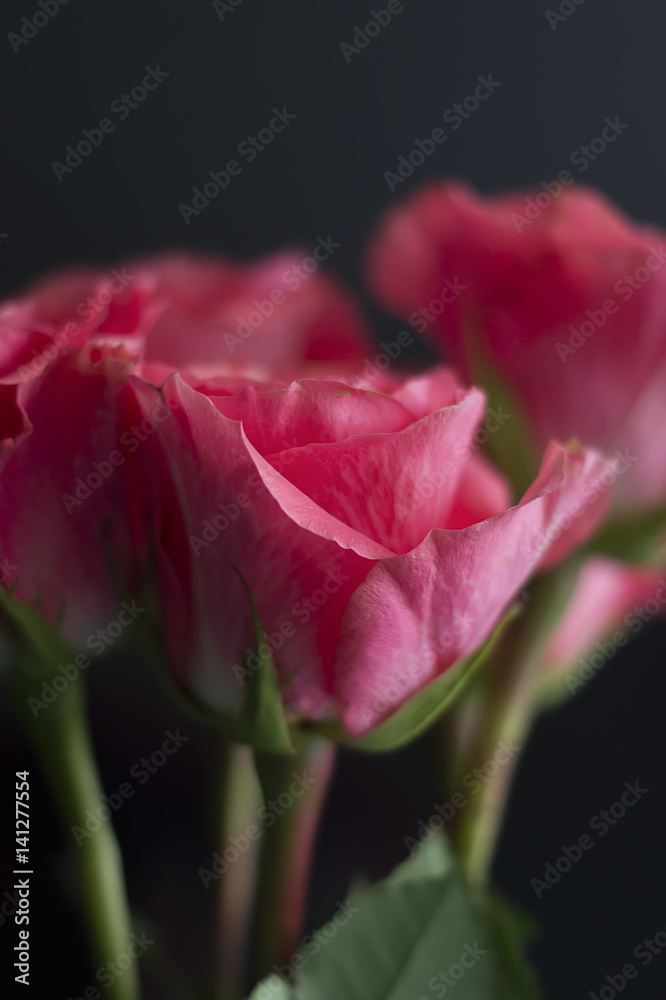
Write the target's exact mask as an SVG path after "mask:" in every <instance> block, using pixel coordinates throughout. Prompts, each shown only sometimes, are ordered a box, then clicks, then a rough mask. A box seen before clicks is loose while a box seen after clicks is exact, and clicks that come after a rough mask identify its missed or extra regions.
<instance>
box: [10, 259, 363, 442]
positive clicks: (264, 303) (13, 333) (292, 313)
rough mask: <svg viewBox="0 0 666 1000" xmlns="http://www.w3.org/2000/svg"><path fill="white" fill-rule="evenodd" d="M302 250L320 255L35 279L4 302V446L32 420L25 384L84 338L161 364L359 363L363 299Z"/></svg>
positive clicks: (138, 265)
mask: <svg viewBox="0 0 666 1000" xmlns="http://www.w3.org/2000/svg"><path fill="white" fill-rule="evenodd" d="M307 260H312V261H315V259H314V257H312V258H305V257H303V256H302V255H299V254H297V253H295V252H289V253H287V252H283V253H280V254H275V255H273V256H271V257H267V258H265V259H263V260H260V261H258V262H256V263H253V264H238V263H235V262H232V261H228V260H225V259H221V258H215V257H201V256H199V257H196V256H186V255H176V254H174V255H170V256H162V257H155V258H146V259H144V260H137V261H130V262H129V263H127V264H124V265H120V264H119V265H118V266H117V267H114V268H111V269H110V270H108V271H104V272H103V271H99V270H93V269H84V268H80V269H78V270H70V271H64V272H62V273H59V274H55V275H51V276H49V277H47V278H45V279H43V280H41V281H39V282H37V283H36V284H35V285H33V286H32V287H31V288H28V289H27V290H26V291H25V293H24V294H23V295H22V296H21V297H19V298H16V299H13V300H10V301H8V302H6V303H5V304H4V305H3V306H2V307H0V441H2V442H4V444H3V446H2V453H3V454H6V452H7V449H8V448H10V447H11V443H12V442H13V441H16V440H18V439H20V437H21V435H22V434H24V433H26V431H27V430H29V423H28V421H27V417H26V412H25V406H24V397H25V389H24V387H25V385H26V383H28V382H30V381H31V380H33V379H35V378H38V377H39V376H40V375H42V373H43V372H44V371H46V370H47V369H48V367H49V366H50V365H51V364H52V363H53V361H54V360H55V359H56V358H57V357H58V356H59V355H60V354H62V353H66V352H68V351H71V350H72V349H75V348H78V347H81V346H82V345H83V344H88V345H91V346H93V345H94V346H96V347H100V348H102V347H104V348H107V347H119V346H122V347H123V348H124V349H125V350H127V351H129V352H130V353H131V355H132V356H133V357H135V358H136V359H138V360H141V361H142V362H144V363H147V364H149V363H151V362H155V363H159V364H160V365H162V366H163V369H164V371H165V372H169V371H174V370H176V369H178V368H180V367H183V366H184V365H185V364H186V365H187V366H188V368H189V370H190V371H200V372H201V373H202V374H205V373H206V372H208V371H211V370H215V369H216V368H219V366H220V365H235V364H238V365H241V366H242V365H247V364H252V365H256V366H257V369H258V370H259V371H266V370H271V371H275V370H288V369H290V368H292V367H295V366H296V367H297V366H300V365H302V364H303V363H309V364H311V365H313V366H316V365H318V364H323V363H328V362H332V361H334V362H336V363H337V364H338V365H340V366H346V367H351V366H356V365H358V364H360V362H361V361H362V360H363V359H364V358H365V357H366V355H367V353H368V351H369V349H370V347H369V345H370V340H369V337H368V334H367V332H366V329H365V326H364V323H363V320H362V317H361V315H360V312H359V310H358V308H357V306H356V304H355V303H354V301H353V299H352V298H351V297H350V296H349V295H348V294H347V293H346V292H345V291H344V290H343V289H342V288H341V287H340V286H339V285H338V283H337V282H336V281H335V279H333V278H331V277H330V276H328V275H326V274H324V273H323V272H322V271H321V270H319V269H318V270H316V271H314V272H312V271H311V270H305V269H304V266H303V264H304V261H307ZM315 264H317V262H316V261H315ZM307 267H308V268H309V267H310V264H309V263H308V264H307Z"/></svg>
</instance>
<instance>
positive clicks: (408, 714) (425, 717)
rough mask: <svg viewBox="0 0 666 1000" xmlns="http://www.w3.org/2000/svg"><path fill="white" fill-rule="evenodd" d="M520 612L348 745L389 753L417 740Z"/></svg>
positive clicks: (452, 698)
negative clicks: (479, 646)
mask: <svg viewBox="0 0 666 1000" xmlns="http://www.w3.org/2000/svg"><path fill="white" fill-rule="evenodd" d="M517 613H518V611H517V608H514V609H512V610H511V611H509V613H508V614H507V615H506V616H505V617H504V619H503V620H502V622H501V623H500V625H499V626H498V627H497V628H496V629H495V631H494V632H493V634H492V636H491V637H490V639H489V640H488V641H487V642H486V643H485V645H483V646H482V647H481V649H479V650H477V652H476V653H473V654H472V656H468V657H467V658H466V659H464V660H462V661H461V662H460V663H457V664H456V665H455V666H454V667H451V668H450V669H449V670H447V671H446V672H445V673H443V674H441V675H440V676H439V677H437V678H435V680H434V681H431V682H430V684H428V685H426V687H424V688H421V690H420V691H417V692H416V694H414V695H412V696H411V697H410V698H409V700H408V701H406V702H405V704H404V705H401V707H400V708H399V709H398V710H397V711H396V712H393V714H392V715H390V716H389V717H388V718H387V719H386V720H385V721H384V722H380V723H379V725H378V726H375V728H374V729H371V730H370V731H369V732H367V733H365V734H364V735H363V736H360V737H357V738H356V739H352V740H349V741H348V743H349V746H351V747H354V748H356V749H358V750H371V751H386V750H394V749H396V747H399V746H402V745H403V744H404V743H408V742H410V741H411V740H413V739H415V738H416V737H417V736H418V735H419V734H420V733H422V732H423V731H424V730H425V729H427V728H428V726H430V725H432V723H433V722H434V721H435V719H437V718H438V717H439V716H440V715H441V714H442V713H443V712H444V711H446V709H448V708H450V707H451V705H452V704H453V703H454V701H455V700H456V699H457V698H458V696H459V695H460V694H461V693H462V691H463V690H464V689H465V687H466V685H467V683H468V681H469V680H470V679H471V677H472V676H473V674H474V673H475V672H476V670H477V669H478V668H479V667H480V666H481V665H482V664H483V662H484V661H485V659H486V657H487V656H488V655H489V654H490V653H491V652H492V650H493V649H494V648H495V644H496V642H497V641H498V639H499V637H500V635H501V633H502V632H503V630H504V628H505V627H506V625H507V624H508V622H509V621H511V620H513V618H514V617H515V615H516V614H517Z"/></svg>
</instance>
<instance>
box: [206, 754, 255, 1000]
mask: <svg viewBox="0 0 666 1000" xmlns="http://www.w3.org/2000/svg"><path fill="white" fill-rule="evenodd" d="M220 771H221V775H220V785H219V791H220V793H221V794H219V797H218V801H219V808H218V813H219V815H218V816H217V817H216V818H217V821H218V822H217V824H216V825H217V827H218V833H217V836H218V844H217V851H218V853H219V855H220V858H221V859H222V862H223V863H224V865H225V869H224V871H223V873H222V874H221V875H220V878H219V882H218V883H217V886H218V896H217V902H216V912H215V915H214V919H213V926H214V948H215V956H214V965H215V981H216V986H215V988H214V991H213V996H214V997H215V1000H238V997H240V996H241V995H242V992H243V983H244V978H245V971H246V963H247V960H248V936H249V931H250V924H251V919H252V897H253V892H254V886H255V882H256V870H257V863H258V843H257V841H254V840H252V838H251V837H250V836H249V833H250V832H251V831H253V830H258V829H259V826H258V824H259V819H258V815H259V810H260V808H261V789H260V787H259V783H258V781H257V776H256V773H255V770H254V761H253V757H252V750H251V749H250V748H249V747H246V746H241V745H239V744H237V743H233V742H232V741H231V740H230V739H229V737H228V736H225V737H224V747H223V761H222V767H221V768H220ZM234 843H235V844H237V845H240V847H241V848H242V851H239V850H238V848H237V847H234ZM225 853H226V857H225ZM234 858H235V860H234Z"/></svg>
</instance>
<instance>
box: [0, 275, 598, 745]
mask: <svg viewBox="0 0 666 1000" xmlns="http://www.w3.org/2000/svg"><path fill="white" fill-rule="evenodd" d="M167 271H168V268H167ZM130 273H131V272H130ZM137 273H138V274H140V275H141V283H140V286H138V287H139V292H138V293H137V291H136V290H134V289H133V291H132V293H129V292H128V293H127V295H126V296H125V294H124V293H123V294H122V295H120V296H119V301H118V302H117V303H116V302H115V300H113V302H111V303H110V304H109V308H108V312H107V315H106V318H105V319H104V320H102V321H101V322H95V317H94V316H93V317H92V318H91V322H90V324H88V325H87V326H85V325H84V328H83V329H82V330H81V331H79V332H77V333H76V334H74V335H73V338H72V339H73V340H74V339H76V342H75V344H74V345H73V346H72V347H67V346H66V345H63V346H62V347H60V348H59V350H58V353H57V355H56V357H55V358H54V359H53V360H49V361H48V364H47V366H46V367H45V368H44V370H43V373H42V374H36V373H35V374H33V376H32V377H31V378H29V379H26V380H25V381H20V382H15V383H13V385H14V386H15V388H16V392H17V395H16V397H15V399H16V401H17V403H18V405H19V406H20V409H21V412H22V413H23V415H24V419H25V424H24V428H25V429H24V431H23V433H22V434H21V435H20V437H18V438H17V439H16V440H15V442H14V443H13V444H12V446H11V447H10V449H9V451H8V453H7V455H6V461H5V465H4V468H3V469H2V473H1V477H2V481H1V485H2V492H1V494H0V495H1V497H2V499H1V501H0V502H1V503H2V517H1V519H0V525H1V527H0V557H1V558H2V560H3V562H2V565H3V567H4V575H3V583H4V585H5V586H7V587H9V586H12V587H15V593H16V596H17V597H18V598H19V599H20V600H22V601H25V602H27V603H30V604H34V603H38V604H39V607H40V609H41V610H42V613H43V614H44V615H45V616H46V617H47V618H48V619H49V621H51V622H53V623H61V628H62V632H63V635H64V637H65V638H66V639H67V640H69V641H70V642H71V643H73V644H75V645H81V644H84V645H85V646H88V648H91V647H90V641H93V642H94V636H95V635H98V630H99V629H102V630H104V629H105V626H106V625H107V623H109V622H111V621H113V620H114V619H115V618H116V617H117V616H118V609H119V606H120V602H121V600H122V599H123V598H126V597H128V596H131V597H133V598H136V599H137V601H138V606H139V607H142V608H147V609H149V610H148V611H147V612H146V614H147V618H146V622H145V625H147V624H148V619H149V618H150V620H151V622H152V624H153V625H154V626H156V627H158V628H159V630H160V632H161V633H162V634H163V635H164V638H165V643H164V645H165V651H166V655H167V656H168V658H169V661H170V665H171V669H172V671H173V672H174V674H175V676H176V678H177V680H178V681H179V683H180V684H181V685H182V686H183V687H184V688H185V689H187V690H188V691H189V692H190V693H191V694H192V695H193V696H194V697H196V698H198V699H199V700H205V701H207V702H208V703H210V704H212V705H214V706H215V707H216V708H218V709H222V710H224V711H226V712H228V713H230V714H232V715H233V714H234V713H236V712H238V711H239V709H240V706H241V704H242V702H243V700H244V695H245V690H246V688H245V682H246V680H247V672H248V668H249V669H250V671H251V669H252V664H253V662H254V661H253V658H252V654H253V651H254V650H253V646H254V640H253V636H252V630H251V614H250V608H249V603H248V598H247V595H246V593H245V591H244V589H243V584H242V582H241V577H242V579H243V580H244V581H245V582H246V584H247V586H248V587H249V590H250V593H251V595H252V599H253V602H254V604H255V606H256V609H257V611H258V614H259V616H260V619H261V622H262V625H263V628H264V630H265V632H266V634H267V643H268V646H269V648H270V650H271V652H272V655H273V658H274V661H275V664H276V667H277V670H278V674H279V677H280V680H281V683H282V685H283V686H284V700H285V704H286V707H287V710H288V714H289V717H290V718H291V719H299V718H307V719H312V720H322V719H329V718H332V717H339V718H341V720H342V722H343V724H344V726H345V727H346V728H347V730H348V731H349V733H351V734H353V735H358V734H360V733H363V732H365V731H366V730H367V729H368V728H370V727H371V726H373V725H374V724H375V723H377V722H379V721H380V720H381V719H383V718H384V717H386V716H388V715H390V714H391V713H392V712H393V711H394V710H395V709H396V708H398V707H399V706H400V705H401V704H402V703H403V702H404V701H405V700H406V699H407V698H408V697H409V696H410V695H411V694H412V693H414V692H416V691H418V690H420V689H421V688H422V687H423V686H424V685H426V684H427V683H428V682H429V681H431V680H433V679H434V678H436V677H437V676H439V675H440V674H442V673H443V672H444V671H446V670H448V669H449V668H450V667H452V666H453V665H454V664H456V663H458V662H459V661H460V660H461V659H463V658H465V657H466V656H468V655H469V654H471V653H472V652H474V651H475V650H477V649H478V648H479V646H480V645H481V644H482V643H483V642H484V640H485V639H486V638H487V637H488V636H489V635H490V633H491V632H492V630H493V629H494V627H495V626H496V625H497V624H498V622H499V621H500V619H501V618H502V616H503V614H504V612H505V611H506V609H507V607H508V605H509V604H510V603H511V601H512V600H513V598H514V597H515V595H516V594H517V593H518V591H519V590H520V589H521V588H522V586H523V585H524V583H525V582H526V581H527V580H528V579H529V577H530V575H531V574H532V573H533V571H534V570H535V568H536V567H537V566H543V565H545V564H547V563H549V562H552V561H554V560H556V559H559V558H561V557H562V556H564V555H565V554H566V553H567V552H568V551H569V550H570V549H571V548H572V547H573V546H575V545H577V544H578V543H579V542H580V541H582V540H583V539H584V538H585V537H586V536H587V535H588V534H589V533H590V531H591V530H592V529H593V528H594V527H595V526H596V524H597V522H598V520H599V518H600V517H601V516H602V515H603V512H604V505H605V496H604V491H603V488H602V487H601V486H600V476H601V475H603V474H604V472H605V471H606V465H605V463H604V462H603V461H602V459H601V458H600V456H599V455H597V454H596V453H593V452H584V451H582V450H581V449H578V448H564V447H562V446H560V445H557V444H551V445H549V447H548V449H547V450H546V453H545V457H544V460H543V464H542V469H541V472H540V473H539V475H538V477H537V479H536V480H535V482H534V483H533V485H532V486H531V487H530V489H529V490H528V492H527V494H526V495H525V497H524V498H523V500H522V501H521V502H520V503H519V504H518V505H517V506H512V501H511V498H510V496H509V494H508V489H507V486H506V484H505V483H504V481H503V480H502V479H501V477H500V476H499V475H498V473H497V472H495V471H494V470H493V469H492V468H491V467H490V465H488V463H487V462H486V461H485V460H483V459H482V458H480V457H479V455H478V454H477V453H476V447H477V446H476V445H475V444H474V433H475V431H476V429H477V427H478V425H479V422H480V420H481V418H482V416H483V412H484V397H483V395H482V394H481V393H480V392H478V391H477V390H474V389H471V390H466V389H463V388H461V387H460V385H459V384H458V383H457V381H456V379H455V377H454V376H453V375H452V374H451V373H450V372H447V371H436V372H433V373H430V374H427V375H424V376H421V377H419V378H416V379H411V380H408V381H407V382H405V383H402V382H400V381H399V380H397V379H395V378H393V379H388V378H387V379H384V380H383V382H382V386H381V388H382V391H371V390H370V389H367V388H365V387H362V386H361V387H359V386H358V385H357V384H356V382H357V379H356V377H355V376H352V375H350V376H349V378H348V379H347V380H345V377H344V375H342V374H340V372H341V369H343V368H344V367H345V365H346V364H347V363H348V358H347V355H346V348H345V350H343V358H342V359H340V360H338V361H336V363H335V368H333V367H331V368H329V369H328V370H329V371H330V375H329V377H320V378H316V379H313V378H308V377H306V378H300V379H298V380H296V381H292V380H291V376H290V377H289V378H288V379H283V378H282V377H281V376H280V373H279V372H278V373H276V374H275V375H274V376H273V377H270V378H267V377H264V378H258V377H257V368H258V366H257V365H256V364H255V365H253V367H252V370H251V371H248V370H247V369H244V368H243V367H242V366H235V367H229V366H228V365H226V366H225V365H224V364H223V363H222V361H221V359H220V357H219V355H218V353H217V347H218V342H217V341H216V340H215V338H214V337H212V336H210V335H209V334H210V325H209V317H210V315H211V309H210V308H209V307H208V306H207V307H206V308H205V309H204V310H203V315H204V316H205V317H207V318H206V319H205V321H204V320H202V321H201V324H198V323H197V321H196V319H194V318H191V319H189V320H188V318H187V316H188V315H190V316H193V310H192V309H191V308H190V312H189V314H188V311H187V309H186V308H185V307H184V306H182V307H181V306H180V305H179V306H178V309H179V310H181V309H182V311H181V313H179V314H178V315H179V318H178V321H177V325H179V324H180V323H181V316H182V329H183V333H182V341H183V343H182V351H181V354H180V357H179V359H178V360H179V364H180V369H179V371H178V372H173V367H174V364H175V362H176V354H175V353H174V352H178V351H179V350H180V349H179V347H178V342H177V341H176V339H174V337H175V333H174V331H175V328H176V327H175V326H174V327H171V326H170V325H169V323H168V322H167V320H168V318H169V316H170V315H176V314H177V312H178V311H177V310H176V307H175V306H173V307H172V306H171V305H170V300H168V298H167V297H166V294H165V293H164V288H166V287H167V286H168V287H170V288H172V290H173V296H174V302H180V299H179V297H178V296H179V293H177V292H176V290H175V289H173V286H172V285H171V284H169V282H170V280H171V279H169V281H167V280H166V278H165V277H164V273H163V272H161V271H160V266H157V265H156V266H155V267H154V268H153V269H152V270H151V269H149V268H147V267H146V268H143V269H142V268H137ZM174 280H175V279H174ZM206 280H207V279H206ZM161 281H164V285H163V292H162V293H160V294H159V295H158V294H157V293H156V291H155V289H156V288H159V287H160V282H161ZM186 284H187V283H186ZM269 284H270V282H269V283H267V284H266V285H265V287H268V285H269ZM54 288H55V286H54ZM55 291H56V292H57V288H55ZM181 291H182V290H181ZM77 294H78V293H77ZM137 294H138V301H136V299H135V298H133V296H137ZM253 294H255V293H254V292H253ZM256 294H259V293H256ZM294 294H295V295H296V294H298V293H297V292H294ZM303 294H305V293H303ZM75 297H76V296H74V298H75ZM71 298H72V296H71V295H70V296H69V297H67V302H66V303H65V305H66V306H67V308H65V306H64V305H63V302H62V301H61V300H59V298H58V295H57V294H54V298H53V301H49V302H48V304H47V305H44V302H42V300H41V299H40V300H39V301H38V302H34V303H27V304H26V303H23V304H22V305H21V306H20V308H23V309H25V310H27V311H28V312H30V310H32V312H31V317H33V318H35V322H37V320H36V317H39V321H40V322H42V323H44V324H46V323H47V322H48V321H47V319H45V316H48V315H51V316H53V315H56V314H57V315H58V322H61V321H62V319H63V318H66V316H67V315H68V314H69V315H71ZM203 298H204V296H203V295H202V299H203ZM190 306H191V304H190ZM116 307H117V308H116ZM13 308H19V307H13ZM172 308H173V310H174V311H173V312H172V313H171V314H170V309H172ZM333 311H335V310H333ZM306 313H307V316H308V317H309V320H310V321H312V316H313V313H312V312H310V311H309V310H306ZM226 315H228V314H226V313H225V316H226ZM111 317H113V322H112V320H111ZM302 320H303V323H304V325H305V326H306V327H307V323H306V320H305V316H303V317H302ZM86 322H87V321H86ZM190 324H191V326H190ZM226 324H227V321H226V319H225V321H224V323H223V324H222V326H226ZM32 326H33V324H31V323H26V324H25V326H24V327H19V326H18V325H17V328H20V329H25V330H28V331H30V330H31V329H32ZM220 329H221V328H220ZM309 329H312V328H309ZM315 329H321V327H320V326H318V325H316V326H315ZM351 329H352V330H353V327H352V328H351ZM262 330H263V328H262ZM156 331H157V332H156ZM160 331H161V332H160ZM191 331H193V333H191ZM267 331H268V326H267V327H266V328H265V330H263V332H262V333H261V334H259V331H257V333H258V334H259V336H264V335H265V336H269V334H268V332H267ZM275 335H276V336H280V337H281V336H282V334H279V333H278V331H277V328H275ZM29 336H30V333H29V332H28V335H27V336H26V341H27V340H29ZM285 336H286V335H285ZM162 337H163V339H162ZM299 337H300V341H299V347H298V349H296V348H294V347H293V344H294V340H293V339H290V337H288V336H287V337H286V345H285V359H286V361H287V363H288V366H289V367H295V366H296V361H297V358H299V357H300V359H301V360H303V359H305V360H306V361H310V362H314V361H315V359H321V355H322V354H325V353H326V352H330V351H331V350H332V349H333V347H334V343H335V341H334V340H333V341H332V340H327V339H325V343H326V344H327V346H326V348H325V349H323V348H317V350H316V351H311V350H310V348H308V347H307V346H306V344H307V338H306V337H304V336H303V335H302V334H299ZM17 340H20V338H17ZM350 340H353V337H352V336H348V337H347V338H346V339H345V341H344V342H345V344H348V343H349V342H350ZM26 341H24V343H25V342H26ZM315 341H316V337H315ZM249 342H250V343H251V342H252V341H251V340H250V341H249ZM256 343H258V342H256ZM161 344H164V345H165V346H164V351H165V354H164V356H162V355H161V353H160V345H161ZM202 344H205V345H206V346H205V349H204V348H203V347H202ZM248 349H249V348H248ZM299 352H300V353H299ZM313 354H314V356H313ZM19 356H21V355H20V351H18V350H17V351H16V353H15V354H14V355H13V356H12V359H11V361H10V365H9V367H10V366H11V364H12V363H13V364H14V365H15V367H16V365H17V364H18V361H17V359H18V357H19ZM322 360H323V359H322ZM21 363H22V362H21ZM305 371H306V372H311V371H312V364H310V365H308V366H307V368H306V369H305ZM377 388H379V386H377ZM154 590H156V593H153V591H154ZM155 598H158V600H157V601H156V600H155ZM158 605H159V607H160V608H161V621H160V623H159V624H158V623H156V622H153V621H152V617H151V616H152V614H153V609H154V608H156V607H157V606H158Z"/></svg>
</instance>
